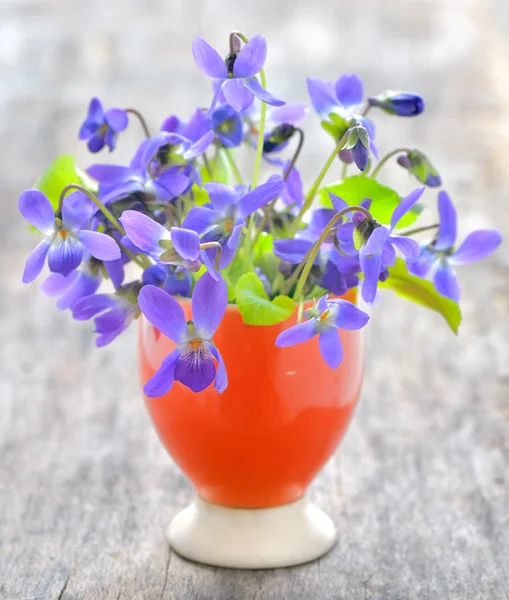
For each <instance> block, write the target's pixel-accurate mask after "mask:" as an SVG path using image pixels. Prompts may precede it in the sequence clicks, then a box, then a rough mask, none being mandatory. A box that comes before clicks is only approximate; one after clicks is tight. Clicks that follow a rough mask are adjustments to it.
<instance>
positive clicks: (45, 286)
mask: <svg viewBox="0 0 509 600" xmlns="http://www.w3.org/2000/svg"><path fill="white" fill-rule="evenodd" d="M79 275H80V273H79V272H78V271H73V272H72V273H70V274H69V275H68V276H67V277H64V275H61V274H60V273H50V274H49V275H48V276H47V277H46V279H45V280H44V281H43V282H42V285H41V291H42V292H43V293H44V294H46V296H49V297H50V298H51V297H52V296H60V295H61V294H63V293H64V292H65V291H66V290H67V289H68V288H69V287H70V286H71V285H72V284H73V283H74V281H76V278H77V277H79Z"/></svg>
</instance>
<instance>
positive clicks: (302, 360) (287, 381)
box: [139, 294, 364, 508]
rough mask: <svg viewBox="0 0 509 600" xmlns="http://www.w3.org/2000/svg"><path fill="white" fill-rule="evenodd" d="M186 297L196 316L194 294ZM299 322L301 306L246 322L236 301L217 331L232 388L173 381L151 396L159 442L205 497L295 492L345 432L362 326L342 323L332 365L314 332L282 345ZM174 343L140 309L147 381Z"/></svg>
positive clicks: (279, 500)
mask: <svg viewBox="0 0 509 600" xmlns="http://www.w3.org/2000/svg"><path fill="white" fill-rule="evenodd" d="M347 298H348V297H347ZM348 299H350V300H352V301H354V300H355V299H354V297H353V294H352V296H351V297H350V298H348ZM182 306H183V308H184V311H185V313H186V317H187V318H191V305H190V302H188V301H183V302H182ZM295 321H296V316H295V315H294V316H293V317H292V318H291V319H289V320H288V321H287V322H285V323H280V324H278V325H272V326H268V327H259V326H248V325H245V324H244V323H243V321H242V318H241V316H240V313H239V311H238V309H237V307H236V306H234V305H229V306H228V308H227V310H226V313H225V316H224V319H223V321H222V322H221V324H220V326H219V328H218V330H217V332H216V334H215V336H214V343H215V345H216V346H217V347H218V348H219V350H220V352H221V354H222V356H223V359H224V362H225V365H226V370H227V373H228V387H227V389H226V390H225V391H224V392H223V393H222V394H218V393H217V392H216V391H215V390H214V388H213V386H210V387H209V388H208V389H207V390H205V391H203V392H201V393H199V394H195V393H193V392H192V391H191V390H189V389H188V388H186V387H185V386H183V385H182V384H180V383H179V382H176V383H175V384H174V386H173V388H172V390H171V391H170V392H169V393H167V394H166V395H165V396H162V397H160V398H148V397H145V401H146V404H147V407H148V410H149V412H150V415H151V417H152V421H153V423H154V426H155V428H156V430H157V432H158V434H159V437H160V438H161V441H162V442H163V444H164V446H165V447H166V449H167V450H168V452H169V453H170V455H171V456H172V457H173V459H174V460H175V462H176V463H177V464H178V465H179V467H180V468H181V469H182V470H183V471H184V473H185V474H186V475H187V477H188V478H189V479H190V480H191V482H192V483H193V484H194V486H195V488H196V490H197V492H198V495H199V496H200V497H201V498H203V499H204V500H206V501H208V502H211V503H214V504H220V505H223V506H229V507H242V508H266V507H274V506H279V505H283V504H288V503H291V502H294V501H296V500H298V499H299V498H301V497H302V496H303V495H304V493H305V491H306V488H307V487H308V486H309V484H310V483H311V481H312V480H313V478H314V477H315V475H316V474H317V473H318V471H319V470H320V468H321V467H322V466H323V465H324V463H325V462H326V461H327V459H328V458H329V457H330V456H331V455H332V453H333V452H334V450H335V449H336V447H337V445H338V444H339V442H340V441H341V439H342V437H343V436H344V434H345V432H346V429H347V427H348V424H349V422H350V419H351V417H352V413H353V410H354V408H355V405H356V403H357V400H358V397H359V392H360V388H361V383H362V374H363V364H364V350H363V336H362V332H361V331H340V336H341V342H342V344H343V348H344V359H343V362H342V364H341V365H340V366H339V368H337V369H330V368H329V367H328V366H327V365H326V364H325V362H324V360H323V359H322V357H321V356H320V352H319V349H318V338H316V337H315V338H313V339H311V340H309V341H308V342H305V343H303V344H299V345H296V346H293V347H289V348H277V347H276V346H275V343H274V342H275V340H276V337H277V336H278V334H279V333H280V332H281V331H283V330H284V329H286V328H288V327H289V326H290V325H292V324H294V323H295ZM174 348H175V344H174V343H173V342H172V341H171V340H169V339H168V338H166V337H165V336H164V335H163V334H161V333H160V332H159V331H158V330H156V329H155V328H154V327H153V326H152V325H151V324H150V323H149V322H148V321H147V320H146V319H145V318H144V317H143V315H142V317H141V318H140V326H139V359H140V374H141V382H142V384H145V383H146V382H147V381H148V380H149V379H150V378H151V377H152V375H153V374H154V373H155V371H156V370H157V368H158V367H159V365H160V363H161V361H162V359H163V358H164V357H165V356H166V355H167V354H169V353H170V352H171V351H172V350H173V349H174Z"/></svg>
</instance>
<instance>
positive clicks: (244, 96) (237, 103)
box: [222, 79, 254, 112]
mask: <svg viewBox="0 0 509 600" xmlns="http://www.w3.org/2000/svg"><path fill="white" fill-rule="evenodd" d="M222 90H223V93H224V97H225V99H226V102H227V103H228V104H229V105H230V106H231V107H232V108H234V109H235V110H236V111H237V112H241V111H243V110H245V109H246V108H247V107H248V106H250V105H251V104H252V103H253V100H254V96H253V92H251V91H250V90H248V89H247V87H246V86H245V85H244V80H243V79H228V80H226V81H225V82H224V85H223V88H222Z"/></svg>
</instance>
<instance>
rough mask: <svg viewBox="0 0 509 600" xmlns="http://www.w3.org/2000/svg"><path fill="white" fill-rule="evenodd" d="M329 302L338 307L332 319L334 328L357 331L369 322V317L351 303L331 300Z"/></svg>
mask: <svg viewBox="0 0 509 600" xmlns="http://www.w3.org/2000/svg"><path fill="white" fill-rule="evenodd" d="M331 302H334V304H337V305H338V312H337V313H336V317H335V319H334V323H335V325H336V327H339V328H340V329H348V330H357V329H362V328H363V327H364V325H366V323H367V322H368V321H369V315H368V314H367V313H365V312H364V311H363V310H360V309H358V308H357V307H356V306H355V305H354V304H352V303H351V302H348V301H347V300H331Z"/></svg>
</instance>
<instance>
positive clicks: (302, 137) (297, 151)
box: [283, 127, 304, 181]
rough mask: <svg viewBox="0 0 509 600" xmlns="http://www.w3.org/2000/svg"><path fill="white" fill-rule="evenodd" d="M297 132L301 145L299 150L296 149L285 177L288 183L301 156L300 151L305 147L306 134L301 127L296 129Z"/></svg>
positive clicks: (298, 147)
mask: <svg viewBox="0 0 509 600" xmlns="http://www.w3.org/2000/svg"><path fill="white" fill-rule="evenodd" d="M295 131H298V133H299V143H298V145H297V148H296V149H295V152H294V154H293V157H292V160H291V162H290V164H289V165H288V168H287V169H286V171H285V173H284V175H283V181H286V180H287V179H288V175H290V173H291V172H292V169H293V167H295V163H296V162H297V159H298V158H299V155H300V151H301V150H302V146H303V145H304V132H303V131H302V129H300V127H296V128H295Z"/></svg>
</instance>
